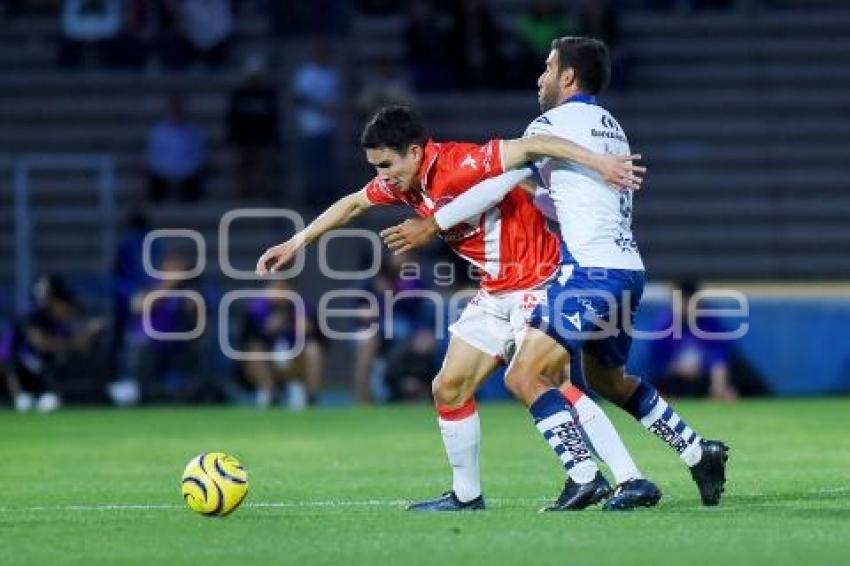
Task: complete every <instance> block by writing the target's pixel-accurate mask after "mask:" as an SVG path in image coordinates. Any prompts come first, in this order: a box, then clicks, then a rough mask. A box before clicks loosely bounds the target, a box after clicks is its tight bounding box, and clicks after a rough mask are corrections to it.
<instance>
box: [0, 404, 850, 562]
mask: <svg viewBox="0 0 850 566" xmlns="http://www.w3.org/2000/svg"><path fill="white" fill-rule="evenodd" d="M678 407H679V409H680V411H681V413H682V414H683V415H684V416H685V417H686V418H687V419H688V420H689V421H690V422H691V423H692V424H693V425H695V426H696V428H697V430H698V431H700V432H702V433H703V434H706V435H708V436H709V437H719V438H723V439H724V440H726V441H727V442H728V443H729V444H730V445H731V446H732V460H731V464H730V469H729V478H730V479H729V482H728V484H727V492H726V497H725V498H724V501H723V503H722V505H721V506H720V507H718V508H713V509H708V508H703V507H701V506H700V505H699V502H698V495H697V491H696V488H695V486H694V484H693V483H692V481H691V479H690V475H689V474H688V473H687V470H686V469H685V467H684V466H683V465H682V464H681V463H680V461H679V460H678V458H677V457H676V456H675V455H674V454H673V453H672V452H671V451H670V450H669V449H668V448H667V447H666V446H664V445H662V443H661V442H660V441H658V440H657V439H654V438H653V437H651V436H649V434H648V433H646V432H645V431H644V430H643V429H642V428H639V427H638V425H637V424H636V423H634V422H632V421H631V420H630V419H629V418H628V417H626V416H625V415H624V414H623V413H622V412H620V411H618V410H616V409H614V408H612V407H607V409H608V412H609V414H610V415H611V416H612V417H613V419H614V421H615V423H616V424H617V426H618V429H619V430H620V431H621V433H622V435H623V437H624V439H625V441H626V443H627V444H628V445H629V446H630V448H631V449H632V453H633V454H634V456H635V458H636V460H637V462H638V464H639V466H641V468H642V469H643V471H644V473H646V474H647V475H648V476H649V477H651V478H652V479H653V480H655V481H656V482H657V483H658V484H659V485H660V486H661V488H662V490H663V491H664V498H663V499H662V501H661V504H660V506H659V507H658V508H657V509H654V510H640V511H636V512H632V513H604V512H602V511H600V510H598V509H592V510H586V511H584V512H580V513H571V514H547V515H539V514H537V509H538V508H539V507H540V506H541V505H542V504H543V503H544V502H545V501H546V500H548V499H550V498H552V497H554V496H556V495H557V493H558V492H559V490H560V486H561V482H562V473H561V472H560V467H559V464H558V462H557V460H556V458H555V456H554V455H553V454H551V453H550V451H549V449H548V447H547V446H546V445H545V444H544V442H543V441H542V440H541V439H540V438H539V436H538V434H537V432H536V431H535V430H534V428H533V426H532V424H531V422H530V420H529V418H528V416H527V414H526V413H525V411H523V410H521V409H520V407H519V406H517V405H485V406H482V407H481V418H482V433H483V448H482V456H481V458H482V475H483V480H484V489H485V495H486V496H487V497H488V504H489V509H488V510H487V511H485V512H482V513H465V514H460V515H455V514H452V515H447V514H410V513H406V512H405V511H404V510H403V508H404V500H409V499H417V498H423V497H429V496H434V495H437V494H439V493H440V492H441V491H443V490H444V489H446V488H447V487H448V486H449V485H450V475H449V471H448V469H447V465H446V463H445V457H444V455H443V452H442V444H441V442H440V438H439V434H438V431H437V427H436V424H435V422H434V416H433V413H432V410H431V409H430V408H428V407H398V408H377V409H338V410H315V411H309V412H305V413H302V414H292V413H286V412H282V411H270V412H261V411H250V410H243V409H173V410H172V409H150V410H137V411H111V410H68V411H63V412H60V413H57V414H54V415H49V416H36V415H24V416H21V415H16V414H13V413H9V412H3V413H0V430H2V436H3V440H2V442H0V446H2V453H3V454H2V455H3V464H2V466H0V479H2V483H0V485H2V491H0V493H2V498H0V546H2V560H0V562H2V563H3V564H52V565H55V564H169V565H170V564H193V565H197V564H204V565H209V564H225V563H227V564H234V563H236V564H252V563H267V564H317V563H325V564H344V565H350V564H376V563H387V564H389V563H392V564H419V563H432V564H555V563H569V564H590V563H592V564H595V565H602V564H688V566H693V565H695V564H771V565H772V566H776V565H778V564H794V565H799V564H806V566H810V565H814V564H847V563H848V562H847V560H848V558H847V556H850V471H848V470H850V439H848V434H850V400H846V399H844V400H812V401H782V402H780V401H773V402H747V403H739V404H736V405H718V404H703V403H684V402H682V403H678ZM214 450H220V451H225V452H229V453H231V454H233V455H235V456H236V457H238V458H239V459H240V460H241V461H242V463H243V464H244V465H245V466H246V468H247V470H248V473H249V478H250V490H251V491H250V494H249V496H248V500H247V504H246V505H245V506H243V507H242V508H241V509H238V510H237V511H236V512H235V513H234V514H233V515H232V516H230V517H227V518H224V519H210V518H204V517H201V516H198V515H195V514H194V513H192V512H191V511H189V510H188V509H186V508H185V507H183V505H182V501H181V499H180V493H179V479H180V474H181V472H182V470H183V466H184V465H185V464H186V462H187V461H188V460H189V459H190V458H191V457H192V456H195V455H196V454H197V453H199V452H201V451H214ZM106 505H114V506H115V507H99V506H106ZM133 505H136V506H138V507H125V506H133Z"/></svg>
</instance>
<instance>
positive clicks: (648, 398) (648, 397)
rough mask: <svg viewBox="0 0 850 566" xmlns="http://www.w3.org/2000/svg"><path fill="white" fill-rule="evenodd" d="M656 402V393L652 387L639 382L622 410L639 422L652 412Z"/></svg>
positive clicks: (642, 381)
mask: <svg viewBox="0 0 850 566" xmlns="http://www.w3.org/2000/svg"><path fill="white" fill-rule="evenodd" d="M657 401H658V391H656V389H655V388H654V387H653V386H652V385H650V384H648V383H647V382H645V381H644V380H641V381H640V383H639V384H638V386H637V389H635V392H634V393H632V396H631V397H629V400H628V401H626V402H625V404H624V405H623V409H625V410H626V411H627V412H628V413H629V414H630V415H632V416H633V417H634V418H636V419H637V420H640V419H642V418H643V417H645V416H646V415H648V414H649V412H650V411H652V408H653V407H654V406H655V403H656V402H657Z"/></svg>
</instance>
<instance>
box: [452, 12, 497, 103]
mask: <svg viewBox="0 0 850 566" xmlns="http://www.w3.org/2000/svg"><path fill="white" fill-rule="evenodd" d="M452 7H453V9H452V14H451V16H452V27H451V32H450V34H449V49H450V50H451V53H452V54H453V55H454V56H453V57H452V61H453V62H454V65H455V68H456V69H455V75H456V76H457V77H458V83H459V86H461V87H463V88H488V87H495V86H500V84H501V78H502V74H503V73H502V69H501V65H500V63H501V56H500V51H499V45H500V39H501V38H500V33H499V30H498V28H497V27H496V24H495V22H494V20H493V15H492V14H491V12H490V10H489V9H488V7H487V5H486V4H485V2H484V1H483V0H458V1H457V2H454V3H453V4H452Z"/></svg>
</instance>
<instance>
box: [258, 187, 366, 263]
mask: <svg viewBox="0 0 850 566" xmlns="http://www.w3.org/2000/svg"><path fill="white" fill-rule="evenodd" d="M370 206H372V203H370V202H369V199H368V198H366V194H365V192H364V191H358V192H356V193H352V194H350V195H348V196H345V197H342V198H341V199H339V200H338V201H336V202H335V203H333V204H332V205H330V206H329V207H328V208H327V209H326V210H325V211H324V212H323V213H322V214H320V215H319V216H318V217H316V219H315V220H313V221H312V222H311V223H310V224H309V225H307V227H306V228H304V229H303V230H301V231H300V232H298V233H297V234H295V235H294V236H293V237H292V238H290V239H289V240H287V241H285V242H283V243H282V244H278V245H276V246H272V247H271V248H269V249H267V250H266V251H265V252H264V253H263V255H262V256H260V259H259V260H258V261H257V269H256V272H257V275H267V274H268V273H270V272H273V271H277V270H278V269H280V268H281V267H283V266H284V265H285V264H286V263H288V262H289V261H291V260H292V258H294V257H295V255H296V254H298V252H300V251H301V250H302V249H303V248H304V247H305V246H307V245H308V244H310V243H311V242H313V241H314V240H315V239H316V238H318V237H320V236H321V235H322V234H324V233H325V232H329V231H330V230H333V229H334V228H338V227H340V226H344V225H345V224H348V223H349V222H351V221H352V220H353V219H354V218H356V217H357V216H359V215H360V214H362V213H363V211H364V210H366V209H367V208H369V207H370Z"/></svg>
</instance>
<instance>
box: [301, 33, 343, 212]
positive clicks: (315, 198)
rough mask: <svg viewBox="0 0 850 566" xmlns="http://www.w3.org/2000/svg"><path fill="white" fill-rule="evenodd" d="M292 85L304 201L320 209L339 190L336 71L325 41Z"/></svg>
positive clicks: (338, 86)
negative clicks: (335, 154) (335, 144)
mask: <svg viewBox="0 0 850 566" xmlns="http://www.w3.org/2000/svg"><path fill="white" fill-rule="evenodd" d="M292 88H293V94H294V97H295V119H296V127H297V130H298V147H299V149H300V151H301V166H302V177H303V184H304V193H305V197H306V198H305V200H306V203H305V204H308V205H309V206H311V207H313V208H321V207H323V206H325V205H326V204H328V203H330V202H332V201H333V200H334V199H335V198H336V193H337V192H338V190H339V187H337V186H336V183H337V175H336V163H335V161H336V160H335V156H334V134H335V133H336V127H337V118H336V112H337V107H338V105H339V96H340V93H339V89H340V85H339V72H338V70H337V68H336V67H335V66H334V64H333V62H332V59H331V52H330V49H329V47H328V46H327V45H326V44H323V43H319V44H317V45H316V47H315V49H314V51H313V56H312V58H311V59H310V60H309V61H306V62H304V63H303V64H301V65H300V66H299V67H298V68H297V69H296V70H295V76H294V77H293V80H292Z"/></svg>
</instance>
